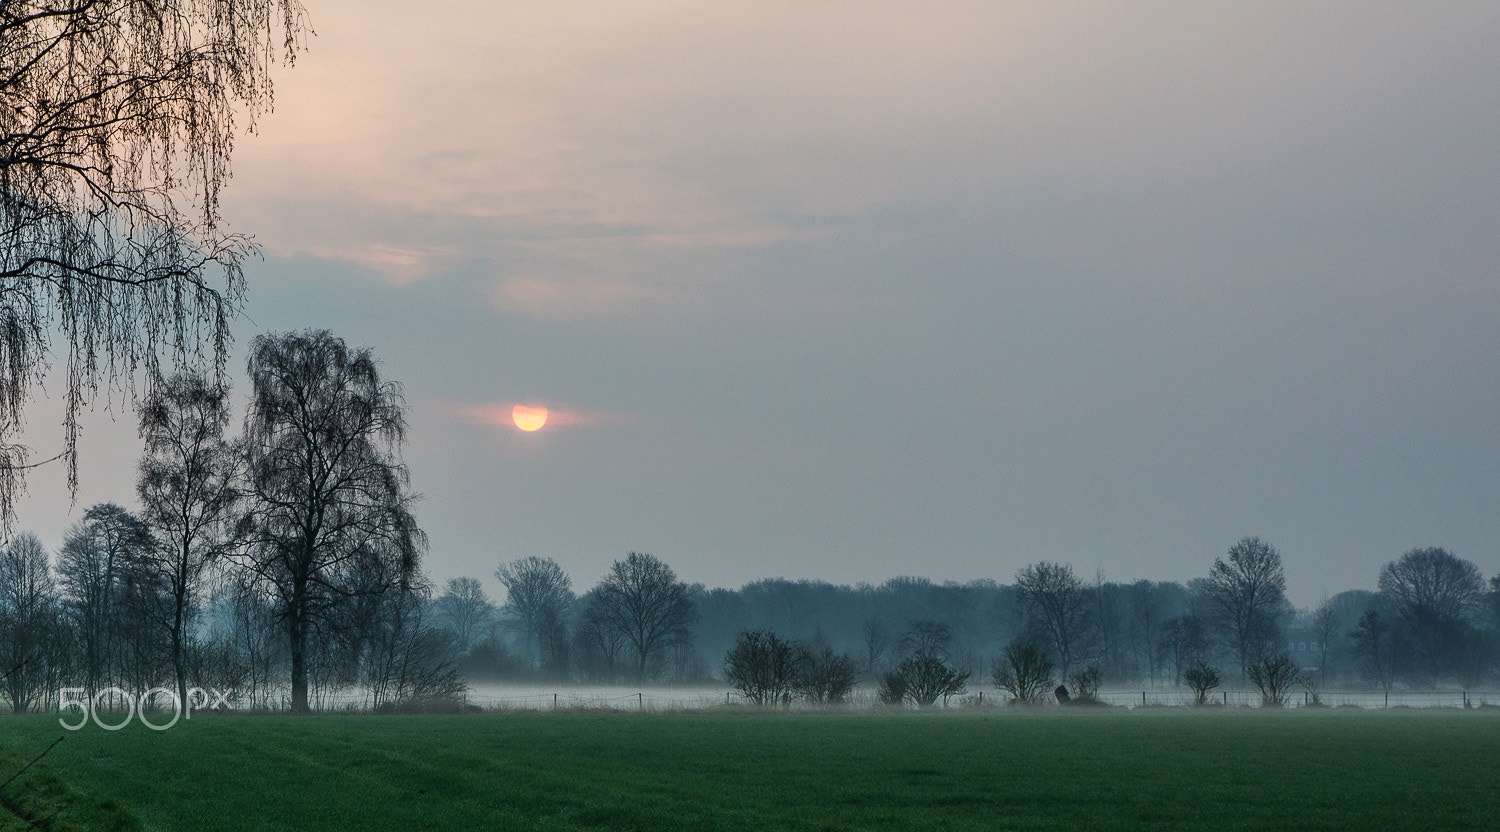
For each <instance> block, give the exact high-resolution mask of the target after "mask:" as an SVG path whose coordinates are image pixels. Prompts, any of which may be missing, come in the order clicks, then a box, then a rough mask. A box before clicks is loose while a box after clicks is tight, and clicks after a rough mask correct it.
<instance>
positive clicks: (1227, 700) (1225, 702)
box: [1220, 690, 1229, 708]
mask: <svg viewBox="0 0 1500 832" xmlns="http://www.w3.org/2000/svg"><path fill="white" fill-rule="evenodd" d="M1220 693H1222V694H1224V707H1226V708H1227V707H1229V691H1227V690H1225V691H1220Z"/></svg>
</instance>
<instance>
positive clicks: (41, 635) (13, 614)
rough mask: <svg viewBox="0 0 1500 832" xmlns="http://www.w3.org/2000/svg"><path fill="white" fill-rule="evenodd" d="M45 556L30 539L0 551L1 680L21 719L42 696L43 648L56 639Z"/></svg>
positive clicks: (23, 537) (37, 542)
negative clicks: (21, 715)
mask: <svg viewBox="0 0 1500 832" xmlns="http://www.w3.org/2000/svg"><path fill="white" fill-rule="evenodd" d="M55 603H56V598H55V596H54V593H53V585H52V572H51V570H50V569H49V568H48V565H47V550H46V549H45V548H44V547H43V546H42V542H41V541H40V540H38V539H37V537H36V535H34V534H30V533H27V534H21V535H17V537H16V539H15V540H12V541H11V542H10V545H9V546H6V547H5V548H4V549H0V674H3V683H0V685H3V688H4V690H5V694H6V696H7V697H9V698H10V706H11V710H12V711H14V712H15V713H18V714H22V713H25V712H26V711H27V709H28V708H30V707H31V704H32V703H33V702H35V701H37V700H40V699H41V698H42V697H43V696H45V695H46V693H47V691H46V688H45V684H46V680H47V668H46V667H45V664H46V662H45V656H46V648H47V643H48V642H49V641H50V640H52V639H54V638H57V637H58V635H59V634H58V633H56V632H55V630H54V627H53V622H54V621H55V618H56V617H55V616H54V615H53V609H54V605H55Z"/></svg>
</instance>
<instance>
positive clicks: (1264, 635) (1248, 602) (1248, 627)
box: [1204, 537, 1287, 673]
mask: <svg viewBox="0 0 1500 832" xmlns="http://www.w3.org/2000/svg"><path fill="white" fill-rule="evenodd" d="M1226 557H1227V559H1226V558H1218V559H1216V560H1215V561H1214V565H1213V568H1212V569H1210V570H1209V572H1208V580H1207V581H1206V582H1205V583H1204V591H1205V594H1206V595H1207V598H1208V600H1209V602H1210V603H1211V604H1212V605H1213V607H1214V610H1215V612H1216V613H1217V623H1218V624H1219V627H1220V629H1221V630H1222V631H1223V632H1224V633H1225V634H1226V635H1227V636H1228V638H1229V640H1230V645H1231V647H1232V648H1233V649H1234V651H1235V655H1236V656H1237V657H1238V659H1239V666H1240V670H1241V672H1244V673H1248V672H1249V669H1250V665H1251V664H1252V663H1254V662H1256V661H1258V660H1259V659H1260V658H1261V657H1262V656H1263V655H1264V654H1265V652H1266V651H1267V650H1268V649H1270V647H1271V645H1274V644H1277V643H1279V642H1280V640H1281V630H1280V627H1279V625H1278V623H1277V619H1278V617H1279V616H1280V615H1281V614H1282V612H1283V611H1284V610H1285V609H1286V607H1287V602H1286V574H1285V573H1284V572H1283V571H1282V568H1281V554H1280V553H1278V552H1277V551H1276V547H1274V546H1272V545H1271V544H1269V543H1266V542H1265V541H1263V540H1261V539H1260V538H1258V537H1246V538H1243V539H1241V540H1240V541H1239V542H1238V543H1236V544H1234V545H1233V546H1231V547H1229V552H1228V555H1227V556H1226Z"/></svg>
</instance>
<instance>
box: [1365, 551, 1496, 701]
mask: <svg viewBox="0 0 1500 832" xmlns="http://www.w3.org/2000/svg"><path fill="white" fill-rule="evenodd" d="M1379 586H1380V595H1381V597H1382V598H1383V599H1384V600H1385V603H1386V604H1387V606H1388V608H1389V609H1390V610H1391V611H1392V612H1394V613H1395V615H1396V621H1395V622H1393V623H1394V625H1395V626H1396V627H1397V628H1398V632H1397V634H1396V635H1397V636H1398V641H1399V642H1402V643H1404V644H1405V645H1406V649H1404V650H1402V651H1401V662H1400V663H1401V665H1402V667H1403V668H1405V671H1404V672H1406V673H1407V674H1409V675H1410V676H1412V678H1414V679H1417V680H1420V681H1422V682H1424V683H1426V682H1431V681H1433V680H1435V679H1436V678H1437V677H1439V676H1443V675H1456V674H1461V672H1462V665H1463V664H1464V658H1465V655H1464V654H1465V647H1466V645H1467V644H1468V643H1469V642H1470V641H1471V640H1472V639H1473V635H1474V633H1473V631H1474V630H1475V627H1476V625H1477V624H1478V623H1479V621H1480V619H1481V618H1482V616H1483V611H1484V601H1485V592H1484V577H1483V576H1482V575H1481V574H1480V572H1479V569H1478V567H1476V566H1475V565H1474V564H1473V563H1470V562H1469V561H1467V560H1464V559H1463V558H1460V557H1456V556H1454V555H1453V554H1451V553H1449V552H1448V551H1447V550H1446V549H1439V548H1428V549H1412V550H1411V551H1409V552H1407V553H1406V554H1404V555H1402V556H1401V557H1400V558H1397V559H1396V560H1395V561H1392V562H1391V563H1388V564H1386V565H1385V566H1384V567H1382V568H1381V570H1380V583H1379Z"/></svg>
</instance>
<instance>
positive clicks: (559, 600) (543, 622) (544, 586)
mask: <svg viewBox="0 0 1500 832" xmlns="http://www.w3.org/2000/svg"><path fill="white" fill-rule="evenodd" d="M495 577H496V578H498V579H499V580H500V583H502V584H504V585H505V591H506V597H505V605H504V606H503V607H501V612H502V614H504V615H505V616H506V618H507V619H508V620H509V621H510V623H511V625H512V626H513V627H515V629H516V630H518V631H520V633H521V637H522V639H523V640H524V642H525V646H526V658H527V660H528V661H531V662H534V663H535V662H540V660H541V653H542V652H543V650H544V649H546V647H547V646H548V645H549V644H551V642H552V639H553V638H554V637H555V634H556V631H557V630H558V629H559V628H560V627H563V626H565V621H566V616H567V614H568V611H569V610H571V609H572V608H573V603H574V601H575V600H576V599H575V598H574V597H573V582H572V581H570V580H569V579H568V575H567V573H566V572H563V569H562V567H561V566H559V565H558V564H557V561H555V560H552V559H551V558H539V557H524V558H519V559H517V560H514V561H512V562H510V563H507V564H501V565H500V568H498V569H496V570H495Z"/></svg>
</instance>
